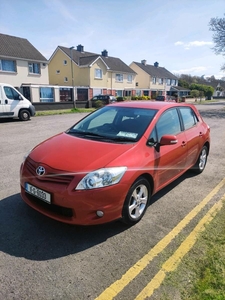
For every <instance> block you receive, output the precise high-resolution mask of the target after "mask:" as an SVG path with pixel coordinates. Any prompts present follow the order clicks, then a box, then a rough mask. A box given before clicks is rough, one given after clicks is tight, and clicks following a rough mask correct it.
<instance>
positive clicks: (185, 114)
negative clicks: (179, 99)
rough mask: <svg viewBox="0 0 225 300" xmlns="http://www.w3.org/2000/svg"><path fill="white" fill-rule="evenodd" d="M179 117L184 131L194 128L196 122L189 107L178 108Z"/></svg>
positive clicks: (194, 115) (195, 117)
mask: <svg viewBox="0 0 225 300" xmlns="http://www.w3.org/2000/svg"><path fill="white" fill-rule="evenodd" d="M180 112H181V116H182V119H183V123H184V129H185V130H187V129H189V128H191V127H193V126H195V125H196V124H197V122H198V119H197V116H196V114H195V112H194V111H193V110H192V109H191V108H190V107H182V108H180Z"/></svg>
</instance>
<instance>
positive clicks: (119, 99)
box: [116, 97, 126, 101]
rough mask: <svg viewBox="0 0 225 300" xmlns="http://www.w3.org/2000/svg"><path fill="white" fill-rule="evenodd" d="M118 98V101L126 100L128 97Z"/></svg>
mask: <svg viewBox="0 0 225 300" xmlns="http://www.w3.org/2000/svg"><path fill="white" fill-rule="evenodd" d="M116 99H117V101H124V100H126V98H124V97H117V98H116Z"/></svg>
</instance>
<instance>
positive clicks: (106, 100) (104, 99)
mask: <svg viewBox="0 0 225 300" xmlns="http://www.w3.org/2000/svg"><path fill="white" fill-rule="evenodd" d="M97 101H101V102H102V104H103V105H107V104H110V103H113V102H116V97H115V96H112V95H97V96H94V97H93V98H92V99H91V104H92V107H96V106H97V105H96V102H97Z"/></svg>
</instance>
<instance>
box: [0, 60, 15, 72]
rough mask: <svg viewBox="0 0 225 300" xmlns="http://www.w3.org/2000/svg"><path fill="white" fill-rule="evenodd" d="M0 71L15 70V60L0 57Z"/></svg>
mask: <svg viewBox="0 0 225 300" xmlns="http://www.w3.org/2000/svg"><path fill="white" fill-rule="evenodd" d="M0 71H8V72H16V62H15V61H14V60H5V59H0Z"/></svg>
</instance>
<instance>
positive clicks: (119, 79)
mask: <svg viewBox="0 0 225 300" xmlns="http://www.w3.org/2000/svg"><path fill="white" fill-rule="evenodd" d="M116 81H119V82H123V74H116Z"/></svg>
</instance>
